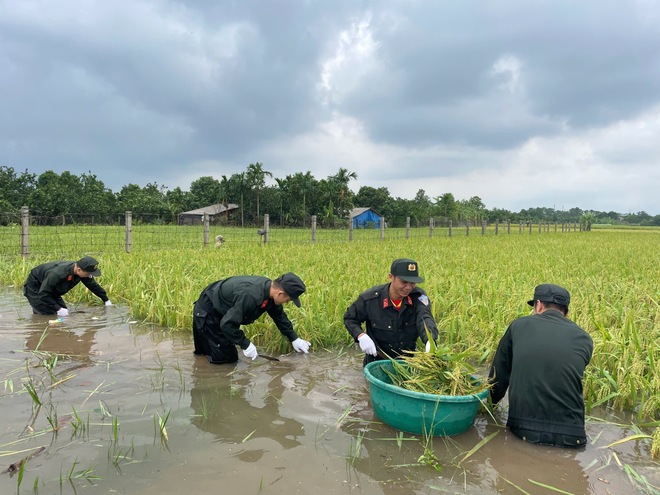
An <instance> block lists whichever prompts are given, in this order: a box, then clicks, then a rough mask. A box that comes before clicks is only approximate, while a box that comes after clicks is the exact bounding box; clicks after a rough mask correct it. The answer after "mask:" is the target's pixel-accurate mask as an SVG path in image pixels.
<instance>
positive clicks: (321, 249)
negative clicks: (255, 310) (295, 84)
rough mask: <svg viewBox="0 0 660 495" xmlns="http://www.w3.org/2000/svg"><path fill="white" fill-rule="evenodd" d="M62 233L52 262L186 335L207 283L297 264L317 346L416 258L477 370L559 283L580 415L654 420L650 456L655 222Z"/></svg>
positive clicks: (330, 340) (658, 328) (655, 380)
mask: <svg viewBox="0 0 660 495" xmlns="http://www.w3.org/2000/svg"><path fill="white" fill-rule="evenodd" d="M8 228H9V227H8ZM71 229H72V230H71V231H67V230H66V229H63V228H59V231H58V236H57V246H58V247H57V249H53V251H54V253H56V254H57V258H59V259H67V258H68V259H72V260H74V259H77V258H79V257H80V256H82V255H83V254H92V255H94V256H96V257H97V258H98V259H99V260H100V262H101V264H100V266H101V269H102V271H103V276H102V277H101V278H100V279H99V281H100V283H101V284H102V285H103V286H104V288H105V289H106V290H107V291H108V294H109V296H110V298H111V300H112V301H113V302H116V303H121V304H125V305H127V306H128V307H129V308H130V311H131V313H132V315H133V317H134V318H135V319H138V320H140V321H145V322H152V323H155V324H158V325H162V326H164V327H167V328H168V329H170V330H171V331H172V332H190V328H191V318H192V314H191V312H192V305H193V303H194V301H195V300H196V299H197V296H198V295H199V293H200V292H201V290H202V289H203V288H204V287H205V286H206V285H207V284H209V283H210V282H212V281H215V280H218V279H220V278H224V277H227V276H230V275H237V274H255V275H265V276H269V277H272V278H274V277H277V276H278V275H280V274H281V273H283V272H286V271H293V272H295V273H297V274H298V275H299V276H301V278H302V279H303V280H304V281H305V283H306V284H307V292H306V293H305V294H304V295H303V296H302V298H301V300H302V307H301V308H300V309H298V308H295V307H294V306H293V305H289V306H287V313H288V314H289V316H290V318H291V319H292V321H293V323H294V326H295V328H296V331H297V332H298V334H299V335H300V336H301V337H302V338H304V339H306V340H309V341H311V342H312V345H313V348H314V349H341V348H342V347H345V346H350V345H352V340H351V338H350V336H349V335H348V333H347V332H346V330H345V329H344V326H343V321H342V316H343V313H344V311H345V309H346V308H347V306H348V305H349V304H350V303H351V302H352V301H353V300H354V299H355V298H356V297H357V295H358V294H359V293H360V292H362V291H363V290H365V289H367V288H369V287H371V286H373V285H377V284H380V283H384V282H385V281H386V280H387V273H388V270H389V265H390V262H391V261H392V259H394V258H398V257H410V258H414V259H416V260H417V261H418V262H419V264H420V274H421V275H422V276H423V277H424V278H425V282H424V283H423V284H421V287H423V288H424V289H425V290H426V291H427V293H428V295H429V298H430V299H431V301H432V304H433V314H434V317H435V319H436V321H437V323H438V327H439V329H440V338H439V341H438V343H439V344H440V345H447V346H451V347H452V348H454V349H458V350H460V349H474V350H475V351H476V353H477V354H478V355H479V357H480V361H479V364H480V365H483V366H484V367H486V366H487V365H488V363H489V361H490V359H491V358H492V356H493V354H494V351H495V348H496V346H497V343H498V341H499V338H500V336H501V335H502V333H503V332H504V330H505V329H506V327H507V325H508V324H509V323H510V322H511V321H512V320H513V319H515V318H516V317H519V316H522V315H526V314H529V307H528V306H527V304H526V301H527V300H528V299H529V298H530V296H531V294H532V292H533V289H534V286H535V285H537V284H539V283H544V282H549V283H556V284H560V285H563V286H565V287H566V288H567V289H568V290H569V291H570V292H571V297H572V302H571V307H570V311H569V317H570V318H571V319H573V320H574V321H576V322H577V323H578V324H579V325H580V326H581V327H582V328H584V329H585V330H586V331H588V332H589V333H590V334H591V336H592V337H593V339H594V354H593V358H592V361H591V364H590V365H589V366H588V367H587V370H586V374H585V399H586V404H587V409H588V411H587V413H589V410H591V408H594V407H599V406H606V407H608V408H611V409H612V410H613V411H628V412H632V413H633V414H634V416H635V418H636V424H637V425H639V426H641V427H644V428H656V430H655V442H654V446H653V452H654V453H656V454H657V452H658V449H659V447H658V433H657V431H658V430H657V428H658V426H659V425H660V422H659V420H658V416H659V413H660V373H658V363H659V362H660V346H658V344H657V343H658V342H660V324H659V321H660V318H659V316H660V292H659V289H658V283H657V278H658V276H657V273H658V268H657V267H658V266H660V249H658V248H657V246H658V243H659V242H660V231H659V230H648V229H647V230H643V231H630V230H627V231H626V230H594V231H592V232H568V233H552V232H548V233H538V234H536V232H535V233H534V234H533V235H531V234H530V235H498V236H495V235H485V236H481V235H474V234H472V235H470V236H465V235H457V234H456V233H454V236H453V237H448V236H447V235H446V234H445V235H437V234H436V235H434V237H432V238H430V237H428V234H427V233H426V231H425V233H424V235H421V234H419V233H418V234H417V235H414V236H413V237H412V238H406V235H405V232H399V233H398V234H397V233H395V232H392V233H391V234H390V233H388V238H386V239H385V240H382V241H381V240H380V239H378V237H377V232H376V233H374V232H367V233H364V232H360V236H363V237H364V238H362V237H361V238H358V239H356V240H354V241H352V242H349V241H347V240H346V239H345V238H344V234H345V233H343V234H333V235H331V234H329V233H324V234H323V235H321V234H320V235H319V237H318V238H317V242H311V241H310V240H309V233H308V232H305V231H289V230H286V231H277V230H276V229H273V231H272V232H271V240H272V242H269V243H268V244H266V245H264V244H263V242H262V240H261V239H260V238H259V236H256V235H248V234H240V233H236V235H235V239H232V234H231V233H227V232H225V231H223V235H224V236H225V238H226V240H227V241H226V242H225V244H224V245H223V247H222V248H221V249H215V248H213V247H212V245H209V246H207V247H200V246H199V243H197V245H195V244H194V242H191V244H189V245H188V244H182V245H177V246H174V248H173V249H169V248H168V247H167V246H165V245H162V243H161V241H162V239H163V238H164V237H165V236H162V237H158V236H154V239H159V241H158V242H159V243H161V244H160V245H159V247H158V249H156V248H152V249H146V248H145V249H141V248H140V247H139V246H140V245H139V243H137V247H136V244H134V247H136V248H135V249H134V251H133V252H132V253H130V254H127V253H126V252H125V251H124V249H123V246H122V245H121V242H120V241H121V235H120V234H117V233H116V232H114V233H112V239H113V244H112V246H108V245H106V244H102V245H98V244H97V245H89V244H85V243H84V242H83V243H82V244H81V243H80V242H78V241H79V240H80V239H79V237H80V236H78V238H75V236H74V230H73V229H74V228H73V227H71ZM95 229H101V228H100V227H95ZM163 229H167V228H166V227H163ZM95 232H100V230H97V231H95ZM68 235H71V237H67V236H68ZM97 235H101V234H97ZM213 235H215V232H212V233H211V237H212V236H213ZM367 236H368V237H367ZM232 241H233V242H232ZM38 245H39V241H36V240H35V246H38ZM37 253H38V254H34V255H31V256H29V257H28V258H26V259H23V258H20V257H19V256H6V255H5V256H2V257H0V281H2V282H3V283H4V284H12V285H14V286H15V287H16V290H19V288H20V287H21V286H22V283H23V281H24V280H25V278H26V277H27V274H28V273H29V270H30V269H31V268H32V267H33V266H35V265H37V264H39V263H41V262H45V261H51V260H52V259H57V258H53V255H52V254H51V255H50V256H46V255H45V254H43V253H42V252H40V251H39V250H37ZM65 299H66V300H67V301H70V302H71V303H74V304H76V303H85V304H98V303H99V301H98V300H96V299H95V297H94V296H93V295H92V294H90V293H89V292H87V291H86V290H85V289H84V288H83V287H82V286H80V287H79V288H76V289H74V290H73V291H72V292H70V293H69V294H68V295H67V296H65ZM245 330H246V332H247V334H248V336H249V337H250V338H251V339H252V340H253V341H254V343H255V344H256V345H257V348H258V349H261V350H263V351H264V352H269V353H275V352H289V351H290V344H289V343H288V341H286V340H285V339H283V338H282V336H281V335H280V334H279V332H278V331H277V329H276V328H275V326H274V325H273V324H272V322H271V321H270V320H269V319H268V318H264V319H262V320H259V321H258V322H256V323H255V324H253V325H250V326H248V327H246V328H245ZM166 418H167V411H164V412H163V411H161V412H160V413H159V416H158V418H156V417H154V424H157V425H158V426H159V427H160V426H161V425H162V426H163V428H161V429H160V430H159V431H160V432H161V434H164V435H166V432H167V428H165V424H164V423H166Z"/></svg>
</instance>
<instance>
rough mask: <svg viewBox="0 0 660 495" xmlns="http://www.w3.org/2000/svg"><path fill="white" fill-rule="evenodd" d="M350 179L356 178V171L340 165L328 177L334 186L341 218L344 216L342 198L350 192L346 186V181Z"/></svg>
mask: <svg viewBox="0 0 660 495" xmlns="http://www.w3.org/2000/svg"><path fill="white" fill-rule="evenodd" d="M352 179H357V173H355V172H349V171H348V170H347V169H345V168H343V167H340V168H339V171H338V172H337V173H336V174H335V175H331V176H330V177H328V180H330V182H331V183H333V184H334V185H335V187H336V193H337V199H338V200H339V209H338V210H339V215H340V216H341V217H342V218H343V217H345V216H346V211H344V200H345V199H346V197H347V196H348V195H349V193H350V192H351V191H350V189H349V188H348V183H349V182H350V181H351V180H352Z"/></svg>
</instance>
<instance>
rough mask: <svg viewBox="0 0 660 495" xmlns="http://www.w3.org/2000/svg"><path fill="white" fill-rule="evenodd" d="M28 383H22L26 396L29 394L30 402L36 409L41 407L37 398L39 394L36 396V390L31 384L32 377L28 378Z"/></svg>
mask: <svg viewBox="0 0 660 495" xmlns="http://www.w3.org/2000/svg"><path fill="white" fill-rule="evenodd" d="M28 380H29V381H28V382H27V383H24V384H23V386H24V387H25V390H27V392H28V394H30V397H31V398H32V402H34V405H35V406H37V407H41V406H42V403H41V399H40V398H39V394H37V390H36V388H35V386H34V383H33V382H32V377H28Z"/></svg>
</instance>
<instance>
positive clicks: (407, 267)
mask: <svg viewBox="0 0 660 495" xmlns="http://www.w3.org/2000/svg"><path fill="white" fill-rule="evenodd" d="M390 273H391V274H392V275H394V276H395V277H399V278H400V279H401V280H404V281H406V282H412V283H415V284H419V283H422V282H424V279H423V278H422V277H420V276H419V267H418V266H417V262H416V261H414V260H411V259H409V258H399V259H396V260H394V261H393V262H392V266H391V267H390Z"/></svg>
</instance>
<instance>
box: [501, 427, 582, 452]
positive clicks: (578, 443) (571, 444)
mask: <svg viewBox="0 0 660 495" xmlns="http://www.w3.org/2000/svg"><path fill="white" fill-rule="evenodd" d="M509 429H510V430H511V432H512V433H513V434H514V435H515V436H517V437H518V438H520V439H522V440H524V441H525V442H529V443H533V444H536V445H554V446H555V447H568V448H572V449H577V448H580V447H584V446H585V445H586V444H587V437H582V436H575V435H563V434H561V433H548V432H545V431H534V430H525V429H524V428H515V427H511V426H510V427H509Z"/></svg>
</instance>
